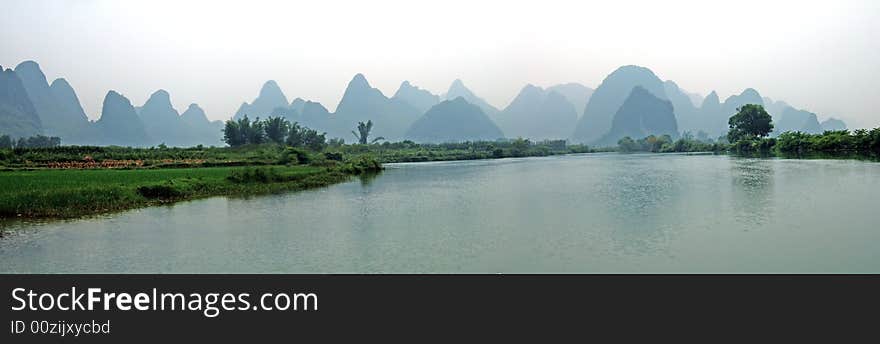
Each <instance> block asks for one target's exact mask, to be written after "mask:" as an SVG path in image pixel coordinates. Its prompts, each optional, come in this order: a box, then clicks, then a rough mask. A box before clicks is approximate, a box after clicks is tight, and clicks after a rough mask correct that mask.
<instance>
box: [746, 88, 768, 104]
mask: <svg viewBox="0 0 880 344" xmlns="http://www.w3.org/2000/svg"><path fill="white" fill-rule="evenodd" d="M740 96H747V97H749V98H758V99H761V101H762V102H763V100H764V99H763V98H761V94H760V93H758V91H757V90H755V89H754V88H751V87H750V88H747V89H745V90H743V91H742V93H741V94H740Z"/></svg>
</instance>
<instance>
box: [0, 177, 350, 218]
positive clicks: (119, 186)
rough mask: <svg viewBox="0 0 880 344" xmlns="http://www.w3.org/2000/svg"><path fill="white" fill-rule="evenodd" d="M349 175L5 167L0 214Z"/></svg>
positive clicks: (84, 208)
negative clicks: (24, 168) (17, 169)
mask: <svg viewBox="0 0 880 344" xmlns="http://www.w3.org/2000/svg"><path fill="white" fill-rule="evenodd" d="M232 176H236V177H232ZM349 176H350V174H346V173H345V172H342V171H341V170H340V169H327V168H321V167H312V166H302V165H300V166H292V167H284V166H276V167H271V168H267V167H257V168H253V167H247V168H245V167H210V168H175V169H131V170H115V169H114V170H110V169H90V170H82V169H80V170H34V171H5V172H0V190H3V192H2V193H0V218H4V217H19V216H22V217H75V216H81V215H86V214H97V213H106V212H112V211H118V210H124V209H131V208H135V207H142V206H148V205H151V204H157V203H165V202H168V201H177V200H184V199H193V198H199V197H208V196H215V195H249V194H261V193H270V192H280V191H288V190H299V189H304V188H310V187H318V186H324V185H329V184H333V183H337V182H341V181H344V180H346V179H348V178H349ZM236 178H238V179H236ZM236 181H239V182H236Z"/></svg>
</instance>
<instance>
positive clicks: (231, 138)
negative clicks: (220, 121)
mask: <svg viewBox="0 0 880 344" xmlns="http://www.w3.org/2000/svg"><path fill="white" fill-rule="evenodd" d="M223 141H225V142H226V144H228V145H229V146H230V147H236V146H241V145H243V144H245V142H244V135H242V134H241V127H240V126H239V125H238V122H237V121H233V120H231V119H230V120H227V121H226V125H225V126H224V127H223Z"/></svg>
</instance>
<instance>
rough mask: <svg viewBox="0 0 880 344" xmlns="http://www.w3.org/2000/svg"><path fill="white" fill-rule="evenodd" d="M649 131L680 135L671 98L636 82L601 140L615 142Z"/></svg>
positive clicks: (643, 134) (655, 133) (602, 143)
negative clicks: (661, 96) (657, 93)
mask: <svg viewBox="0 0 880 344" xmlns="http://www.w3.org/2000/svg"><path fill="white" fill-rule="evenodd" d="M649 135H655V136H662V135H669V136H671V137H672V138H673V139H675V138H677V137H678V124H677V122H676V120H675V113H674V112H673V107H672V103H671V102H670V101H669V100H666V99H661V98H659V97H657V96H656V95H654V94H653V93H651V92H650V91H648V90H647V89H645V88H643V87H641V86H636V87H634V88H633V89H632V92H630V95H629V96H628V97H627V98H626V100H625V101H624V102H623V104H622V105H621V106H620V109H618V110H617V112H616V113H615V114H614V119H613V120H612V122H611V129H610V130H609V131H608V133H607V134H605V135H604V136H603V137H602V139H600V140H599V141H598V143H599V144H600V145H604V146H613V145H616V144H617V141H618V140H620V139H622V138H624V137H627V136H628V137H630V138H632V139H640V138H643V137H646V136H649Z"/></svg>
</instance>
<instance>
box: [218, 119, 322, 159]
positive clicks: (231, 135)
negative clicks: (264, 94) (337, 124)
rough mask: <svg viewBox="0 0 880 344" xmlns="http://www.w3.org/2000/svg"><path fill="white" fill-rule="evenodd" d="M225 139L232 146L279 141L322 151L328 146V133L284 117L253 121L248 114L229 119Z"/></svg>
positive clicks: (225, 128)
mask: <svg viewBox="0 0 880 344" xmlns="http://www.w3.org/2000/svg"><path fill="white" fill-rule="evenodd" d="M223 141H225V142H226V144H228V145H229V146H230V147H238V146H242V145H249V144H263V143H277V144H286V145H288V146H291V147H302V148H308V149H311V150H316V151H320V150H323V149H324V148H325V147H326V146H327V138H326V133H318V131H317V130H314V129H310V128H308V127H303V126H300V125H299V124H298V123H297V122H293V123H291V122H290V121H288V120H287V119H285V118H283V117H271V116H270V117H269V118H267V119H264V120H260V118H259V117H257V118H256V119H255V120H253V121H251V120H250V119H249V118H248V116H247V115H245V116H244V117H242V118H240V119H238V120H231V119H230V120H227V121H226V124H225V125H224V127H223Z"/></svg>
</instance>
